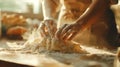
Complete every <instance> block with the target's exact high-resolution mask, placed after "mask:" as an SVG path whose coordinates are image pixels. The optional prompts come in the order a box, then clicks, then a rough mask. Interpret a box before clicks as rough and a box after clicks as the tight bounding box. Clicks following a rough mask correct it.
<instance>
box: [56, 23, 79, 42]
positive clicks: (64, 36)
mask: <svg viewBox="0 0 120 67" xmlns="http://www.w3.org/2000/svg"><path fill="white" fill-rule="evenodd" d="M79 30H80V26H79V24H77V23H75V24H69V25H68V24H65V25H63V26H62V27H61V28H60V29H59V30H58V31H57V32H56V34H55V37H56V38H57V39H60V40H64V41H66V40H72V39H73V38H74V37H75V36H76V35H77V33H78V32H79Z"/></svg>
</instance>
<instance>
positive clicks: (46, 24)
mask: <svg viewBox="0 0 120 67" xmlns="http://www.w3.org/2000/svg"><path fill="white" fill-rule="evenodd" d="M39 29H40V33H41V35H42V36H44V37H46V36H51V37H53V36H54V35H55V32H56V30H57V25H56V22H54V21H53V20H45V21H43V22H42V23H41V25H40V27H39Z"/></svg>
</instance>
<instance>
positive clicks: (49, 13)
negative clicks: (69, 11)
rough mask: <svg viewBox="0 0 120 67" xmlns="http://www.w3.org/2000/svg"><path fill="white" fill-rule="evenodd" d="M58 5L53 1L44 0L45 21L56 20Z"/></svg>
mask: <svg viewBox="0 0 120 67" xmlns="http://www.w3.org/2000/svg"><path fill="white" fill-rule="evenodd" d="M57 7H58V4H56V2H54V1H53V0H42V10H43V17H44V20H46V19H51V18H55V15H56V10H57Z"/></svg>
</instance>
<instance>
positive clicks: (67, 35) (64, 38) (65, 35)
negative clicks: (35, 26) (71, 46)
mask: <svg viewBox="0 0 120 67" xmlns="http://www.w3.org/2000/svg"><path fill="white" fill-rule="evenodd" d="M71 34H72V30H68V31H67V32H66V33H65V34H63V36H62V37H61V38H62V39H63V40H66V39H67V38H68V37H69V36H71Z"/></svg>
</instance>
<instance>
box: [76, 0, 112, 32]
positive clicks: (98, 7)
mask: <svg viewBox="0 0 120 67" xmlns="http://www.w3.org/2000/svg"><path fill="white" fill-rule="evenodd" d="M109 8H110V4H109V0H92V3H91V5H90V6H89V7H88V8H87V10H86V11H85V12H84V13H83V14H82V15H81V16H80V17H79V18H78V20H77V21H76V23H78V24H79V25H80V26H81V28H80V30H83V29H84V28H87V27H89V26H90V25H92V24H93V23H95V22H97V21H99V18H100V17H101V16H102V15H103V13H104V12H105V10H106V9H109Z"/></svg>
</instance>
